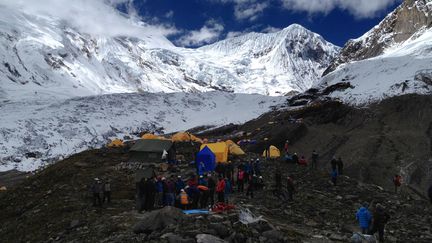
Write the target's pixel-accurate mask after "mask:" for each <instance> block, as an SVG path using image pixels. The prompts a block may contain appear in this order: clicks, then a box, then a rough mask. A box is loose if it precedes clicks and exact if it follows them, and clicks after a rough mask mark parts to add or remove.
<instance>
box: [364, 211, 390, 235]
mask: <svg viewBox="0 0 432 243" xmlns="http://www.w3.org/2000/svg"><path fill="white" fill-rule="evenodd" d="M389 219H390V215H389V214H388V213H387V212H386V211H385V209H384V206H382V205H381V204H379V203H378V204H377V205H376V206H375V211H374V213H373V216H372V229H371V230H370V231H369V234H370V235H373V234H375V233H376V232H378V240H379V242H384V228H385V226H386V224H387V222H388V221H389Z"/></svg>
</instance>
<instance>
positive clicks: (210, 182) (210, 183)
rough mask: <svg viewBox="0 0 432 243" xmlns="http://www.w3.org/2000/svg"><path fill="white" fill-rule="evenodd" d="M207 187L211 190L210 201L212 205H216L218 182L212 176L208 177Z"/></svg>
mask: <svg viewBox="0 0 432 243" xmlns="http://www.w3.org/2000/svg"><path fill="white" fill-rule="evenodd" d="M207 185H208V189H209V201H210V205H212V206H213V205H214V196H215V190H216V181H215V179H214V178H213V176H212V175H211V174H208V175H207Z"/></svg>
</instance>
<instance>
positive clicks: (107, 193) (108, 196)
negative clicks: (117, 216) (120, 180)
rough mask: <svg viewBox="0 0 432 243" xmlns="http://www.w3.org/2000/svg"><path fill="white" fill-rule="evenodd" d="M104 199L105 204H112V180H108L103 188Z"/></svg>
mask: <svg viewBox="0 0 432 243" xmlns="http://www.w3.org/2000/svg"><path fill="white" fill-rule="evenodd" d="M102 188H103V198H102V203H105V200H106V201H107V203H111V182H110V180H107V181H106V182H105V183H104V184H103V186H102Z"/></svg>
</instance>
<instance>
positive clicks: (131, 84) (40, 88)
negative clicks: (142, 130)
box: [0, 3, 338, 100]
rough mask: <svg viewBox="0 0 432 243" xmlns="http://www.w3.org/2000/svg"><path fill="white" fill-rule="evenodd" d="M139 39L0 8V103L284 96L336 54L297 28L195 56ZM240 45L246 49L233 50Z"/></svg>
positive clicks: (156, 39)
mask: <svg viewBox="0 0 432 243" xmlns="http://www.w3.org/2000/svg"><path fill="white" fill-rule="evenodd" d="M143 32H144V33H143V34H142V36H140V38H138V37H133V36H123V37H122V36H119V37H107V36H101V35H91V34H86V33H82V32H80V31H78V30H77V29H76V28H73V27H72V26H71V25H70V24H69V23H68V22H67V21H65V20H62V19H57V18H54V17H50V16H48V15H43V16H42V15H36V14H34V13H32V14H29V13H24V12H21V11H18V10H16V9H12V8H8V7H7V6H2V5H1V3H0V59H1V63H0V80H1V82H0V100H7V99H9V100H17V99H22V98H24V97H26V98H29V99H32V98H38V99H46V98H48V97H52V96H55V97H58V98H62V99H65V98H72V97H76V96H87V95H98V94H111V93H125V92H137V91H146V92H197V91H201V92H204V91H211V90H223V91H229V92H238V93H260V94H271V95H275V94H278V93H282V94H284V93H287V92H289V91H292V90H295V91H302V90H306V89H307V88H309V87H310V86H311V84H312V82H313V81H314V80H316V79H317V78H318V77H320V75H321V73H322V71H323V69H324V67H325V66H326V65H327V64H328V63H329V62H330V60H331V59H332V58H333V57H334V56H335V55H336V52H337V50H338V48H337V47H335V46H334V45H332V44H330V43H328V42H326V41H325V40H324V39H323V38H322V37H320V36H318V35H317V34H314V33H312V32H310V31H308V30H306V29H304V28H303V27H301V26H298V25H293V26H290V27H288V28H286V29H284V30H282V31H280V32H277V33H272V34H258V33H251V34H248V35H245V36H243V37H238V38H233V39H228V40H226V41H222V42H221V43H216V44H215V45H211V46H208V47H204V48H200V49H187V48H178V47H175V46H174V45H173V44H172V43H171V42H169V41H168V40H167V39H166V38H165V37H163V36H161V35H157V34H153V33H149V32H146V30H145V29H143ZM244 39H250V41H249V42H247V43H246V44H245V45H241V46H240V47H238V48H237V44H236V43H237V42H238V41H241V40H244ZM220 46H224V47H226V48H231V50H227V49H224V50H222V49H221V48H220Z"/></svg>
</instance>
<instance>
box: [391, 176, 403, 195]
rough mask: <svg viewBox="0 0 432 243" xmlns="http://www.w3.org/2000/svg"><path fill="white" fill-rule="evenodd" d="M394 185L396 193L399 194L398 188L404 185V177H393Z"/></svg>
mask: <svg viewBox="0 0 432 243" xmlns="http://www.w3.org/2000/svg"><path fill="white" fill-rule="evenodd" d="M393 184H394V187H395V193H397V192H398V188H399V187H400V186H401V185H402V176H400V175H398V174H396V175H395V176H394V177H393Z"/></svg>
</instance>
